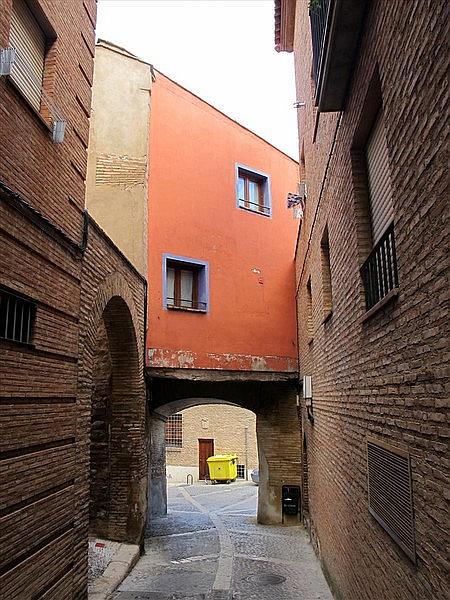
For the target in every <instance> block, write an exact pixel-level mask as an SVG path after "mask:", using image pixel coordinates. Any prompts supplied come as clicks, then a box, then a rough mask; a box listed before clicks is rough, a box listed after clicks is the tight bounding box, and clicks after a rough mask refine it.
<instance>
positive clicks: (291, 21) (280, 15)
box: [275, 0, 296, 52]
mask: <svg viewBox="0 0 450 600" xmlns="http://www.w3.org/2000/svg"><path fill="white" fill-rule="evenodd" d="M295 5H296V0H275V50H276V51H277V52H292V51H293V49H294V30H295Z"/></svg>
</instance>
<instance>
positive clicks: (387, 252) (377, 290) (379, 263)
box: [361, 223, 398, 310]
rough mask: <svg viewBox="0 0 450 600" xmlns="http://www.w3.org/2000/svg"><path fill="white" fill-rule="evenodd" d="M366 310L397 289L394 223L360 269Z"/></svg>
mask: <svg viewBox="0 0 450 600" xmlns="http://www.w3.org/2000/svg"><path fill="white" fill-rule="evenodd" d="M361 277H362V280H363V283H364V292H365V298H366V307H367V310H370V309H371V308H372V307H373V306H375V304H377V303H378V302H380V300H382V299H383V298H384V297H385V296H386V295H387V294H388V293H389V292H390V291H391V290H393V289H395V288H396V287H398V272H397V257H396V254H395V239H394V223H391V224H390V225H389V227H388V228H387V229H386V231H385V232H384V233H383V235H382V236H381V238H380V240H379V241H378V242H377V243H376V244H375V246H374V248H373V250H372V252H371V253H370V254H369V256H368V257H367V260H366V261H365V263H364V264H363V266H362V267H361Z"/></svg>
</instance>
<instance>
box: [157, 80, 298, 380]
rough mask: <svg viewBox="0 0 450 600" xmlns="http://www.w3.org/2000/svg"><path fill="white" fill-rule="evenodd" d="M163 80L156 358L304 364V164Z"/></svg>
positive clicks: (207, 365)
mask: <svg viewBox="0 0 450 600" xmlns="http://www.w3.org/2000/svg"><path fill="white" fill-rule="evenodd" d="M155 76H156V81H155V82H154V84H153V88H152V118H151V126H150V152H149V157H150V159H149V215H148V223H149V231H148V238H149V240H150V242H149V246H148V269H149V281H150V282H151V284H150V286H149V323H148V337H147V365H148V367H149V368H150V369H151V368H156V369H158V368H169V369H180V368H188V369H226V370H239V371H274V372H285V371H295V370H296V369H297V350H296V333H295V332H296V320H295V319H296V317H295V304H294V302H293V298H294V296H295V288H294V286H295V283H294V282H295V277H294V262H293V253H294V248H295V238H296V234H297V228H298V227H297V226H298V222H296V221H295V220H294V219H293V215H292V211H290V210H288V209H287V208H286V196H287V193H288V192H295V191H296V190H297V182H298V163H297V162H296V161H294V160H293V159H292V158H290V157H289V156H287V155H286V154H284V153H283V152H281V151H280V150H278V149H277V148H275V147H273V146H272V145H271V144H269V143H268V142H266V141H265V140H263V139H262V138H260V137H258V136H257V135H255V134H254V133H252V132H251V131H249V130H248V129H246V128H245V127H243V126H242V125H240V124H239V123H237V122H235V121H233V120H232V119H230V118H229V117H227V116H226V115H224V114H223V113H221V112H220V111H219V110H217V109H215V108H214V107H213V106H211V105H209V104H208V103H207V102H205V101H203V100H202V99H200V98H199V97H197V96H195V95H194V94H193V93H191V92H189V91H188V90H186V89H184V88H183V87H181V86H180V85H178V84H177V83H175V82H173V81H172V80H170V79H168V78H167V77H165V76H164V75H163V74H162V73H160V72H158V71H156V72H155Z"/></svg>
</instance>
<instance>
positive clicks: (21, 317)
mask: <svg viewBox="0 0 450 600" xmlns="http://www.w3.org/2000/svg"><path fill="white" fill-rule="evenodd" d="M35 313H36V304H35V303H34V302H30V301H29V300H26V299H25V298H21V297H20V296H16V295H15V294H11V293H10V292H7V291H5V290H2V289H0V338H1V339H4V340H8V341H11V342H20V343H23V344H30V342H31V336H32V329H33V321H34V316H35Z"/></svg>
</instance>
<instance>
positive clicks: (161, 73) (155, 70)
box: [153, 67, 299, 165]
mask: <svg viewBox="0 0 450 600" xmlns="http://www.w3.org/2000/svg"><path fill="white" fill-rule="evenodd" d="M153 70H154V72H155V74H159V75H162V76H163V77H165V78H166V79H168V80H169V81H170V82H171V83H173V84H175V85H176V86H178V87H179V88H181V89H182V90H184V91H185V92H187V93H188V94H191V96H194V97H195V98H197V99H198V100H200V102H203V103H204V104H206V105H207V106H209V107H210V108H212V109H213V110H215V111H216V112H218V113H219V114H221V115H223V116H224V117H225V118H227V119H228V120H229V121H231V122H232V123H234V124H235V125H238V126H239V127H241V128H242V129H245V130H246V131H248V132H249V133H251V134H252V135H254V136H255V137H257V138H258V139H260V140H261V141H263V142H264V143H265V144H267V145H268V146H271V147H272V148H273V149H274V150H276V151H277V152H280V154H283V155H284V156H286V158H289V159H290V160H292V162H294V163H295V164H296V165H298V164H299V161H298V160H297V159H296V158H294V157H293V156H291V155H290V154H288V153H287V152H284V150H281V149H280V148H277V146H275V145H274V144H272V143H271V142H269V141H268V140H266V139H265V138H263V137H262V136H261V135H259V134H257V133H255V132H254V131H253V130H252V129H249V128H248V127H246V126H245V125H242V123H239V121H236V119H233V118H232V117H230V116H229V115H227V114H226V113H224V112H223V111H222V110H220V108H217V107H216V106H214V104H211V103H210V102H208V101H207V100H204V99H203V98H201V97H200V96H199V95H198V94H196V93H195V92H193V91H191V90H188V88H186V87H184V85H181V84H180V83H178V82H177V81H175V80H174V79H172V78H171V77H169V76H168V75H166V74H165V73H163V72H162V71H160V70H159V69H157V68H156V67H153Z"/></svg>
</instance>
